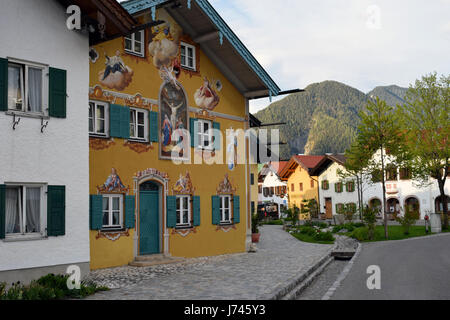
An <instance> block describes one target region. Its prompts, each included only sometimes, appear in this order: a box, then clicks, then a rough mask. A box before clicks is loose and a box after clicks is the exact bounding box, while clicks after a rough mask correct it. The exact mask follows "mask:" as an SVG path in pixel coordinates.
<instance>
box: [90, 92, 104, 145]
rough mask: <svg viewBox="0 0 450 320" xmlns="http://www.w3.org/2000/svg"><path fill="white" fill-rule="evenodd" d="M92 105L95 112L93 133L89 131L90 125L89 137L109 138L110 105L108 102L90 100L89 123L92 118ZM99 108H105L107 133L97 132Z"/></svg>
mask: <svg viewBox="0 0 450 320" xmlns="http://www.w3.org/2000/svg"><path fill="white" fill-rule="evenodd" d="M91 103H93V104H94V112H93V118H92V120H93V131H90V130H89V124H88V130H89V135H90V136H96V137H109V104H108V103H107V102H103V101H96V100H89V105H88V119H89V120H88V123H89V121H90V117H89V108H90V106H91ZM98 106H103V107H104V108H105V119H103V120H104V121H105V126H104V128H105V132H104V133H98V132H97V107H98Z"/></svg>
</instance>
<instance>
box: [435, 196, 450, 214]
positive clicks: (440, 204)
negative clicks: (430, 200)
mask: <svg viewBox="0 0 450 320" xmlns="http://www.w3.org/2000/svg"><path fill="white" fill-rule="evenodd" d="M445 197H446V198H447V210H450V197H449V196H445ZM441 199H442V196H439V197H436V199H435V201H434V208H435V212H436V213H437V212H439V213H442V212H444V201H442V200H441Z"/></svg>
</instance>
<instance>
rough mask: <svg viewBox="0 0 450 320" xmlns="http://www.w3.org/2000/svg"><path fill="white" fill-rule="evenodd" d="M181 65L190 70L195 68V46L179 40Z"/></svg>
mask: <svg viewBox="0 0 450 320" xmlns="http://www.w3.org/2000/svg"><path fill="white" fill-rule="evenodd" d="M180 51H181V57H180V58H181V66H182V67H184V68H187V69H190V70H194V71H195V70H196V65H195V47H194V46H193V45H190V44H187V43H184V42H181V44H180Z"/></svg>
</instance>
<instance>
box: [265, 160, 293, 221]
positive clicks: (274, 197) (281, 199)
mask: <svg viewBox="0 0 450 320" xmlns="http://www.w3.org/2000/svg"><path fill="white" fill-rule="evenodd" d="M286 163H287V161H278V162H271V163H268V164H265V165H264V166H263V167H262V168H261V170H260V172H259V174H258V205H262V204H274V205H276V209H277V212H278V213H281V212H282V208H283V207H287V205H288V198H287V182H286V181H282V180H281V179H280V177H279V175H278V173H279V172H280V171H281V169H283V166H284V165H285V164H286Z"/></svg>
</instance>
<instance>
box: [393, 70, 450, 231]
mask: <svg viewBox="0 0 450 320" xmlns="http://www.w3.org/2000/svg"><path fill="white" fill-rule="evenodd" d="M449 87H450V76H441V78H440V79H438V77H437V74H436V73H432V74H429V75H425V76H423V77H422V79H421V80H416V82H415V84H414V86H413V85H411V86H410V87H409V89H408V91H407V93H406V96H405V101H406V103H405V104H403V105H401V106H398V108H397V109H398V113H399V117H400V118H401V119H402V122H401V125H402V128H403V131H404V132H405V134H406V139H405V143H406V152H407V153H408V154H409V158H410V160H409V161H408V166H409V167H410V168H411V174H412V178H413V179H414V180H415V181H417V182H418V183H419V184H420V185H422V186H425V185H428V184H430V183H432V182H433V181H430V179H429V177H432V178H434V179H436V180H437V183H438V186H439V192H440V195H441V200H442V202H443V213H444V226H443V229H448V204H447V201H446V199H447V198H446V195H445V189H444V187H445V182H446V179H447V176H448V174H449V159H450V147H449V132H450V88H449Z"/></svg>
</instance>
